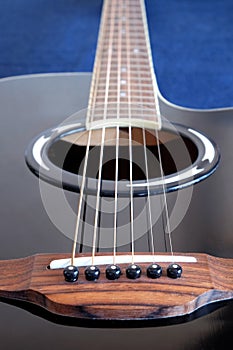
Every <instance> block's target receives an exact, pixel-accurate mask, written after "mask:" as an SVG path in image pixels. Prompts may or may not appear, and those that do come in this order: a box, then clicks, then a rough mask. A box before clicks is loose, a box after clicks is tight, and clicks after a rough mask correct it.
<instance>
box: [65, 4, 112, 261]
mask: <svg viewBox="0 0 233 350" xmlns="http://www.w3.org/2000/svg"><path fill="white" fill-rule="evenodd" d="M105 7H106V2H104V5H103V12H102V13H103V15H102V17H101V22H100V35H99V39H98V42H97V52H98V53H99V52H100V50H99V47H100V46H101V40H102V35H103V32H104V22H105V17H106V11H105ZM99 59H100V57H99V55H97V57H96V60H95V64H94V73H93V78H92V79H93V80H92V86H91V91H90V100H89V103H88V110H87V113H88V116H89V119H90V122H92V121H93V118H94V104H93V103H94V101H95V100H96V94H97V88H96V80H97V79H98V77H99V74H100V64H99ZM90 122H89V124H91V123H90ZM91 137H92V129H89V130H88V140H87V146H86V152H85V158H84V166H83V173H82V182H81V188H80V195H79V201H78V212H77V217H76V222H75V231H74V241H73V247H72V255H71V264H72V265H74V259H75V254H76V248H77V242H78V234H79V227H80V218H81V211H82V205H83V197H84V188H85V184H86V172H87V164H88V158H89V151H90V145H91Z"/></svg>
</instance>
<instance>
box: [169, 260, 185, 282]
mask: <svg viewBox="0 0 233 350" xmlns="http://www.w3.org/2000/svg"><path fill="white" fill-rule="evenodd" d="M181 275H182V267H181V266H180V265H178V264H176V263H173V264H170V265H169V266H168V268H167V276H168V277H170V278H179V277H181Z"/></svg>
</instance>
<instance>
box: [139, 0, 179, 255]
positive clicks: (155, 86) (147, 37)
mask: <svg viewBox="0 0 233 350" xmlns="http://www.w3.org/2000/svg"><path fill="white" fill-rule="evenodd" d="M140 5H141V11H142V15H143V16H142V17H143V25H144V31H145V36H146V44H147V48H148V52H149V53H150V58H151V69H152V70H153V63H152V54H151V48H150V41H149V32H148V26H147V19H146V9H145V3H144V0H140ZM153 76H154V92H155V105H156V118H157V119H158V118H161V113H160V106H159V99H158V84H157V81H156V76H155V74H154V75H153ZM155 135H156V142H157V148H158V157H159V168H160V174H161V179H162V196H163V201H164V209H165V215H166V224H167V233H168V237H169V244H170V251H171V255H172V261H173V262H174V253H173V245H172V237H171V226H170V219H169V210H168V203H167V195H166V189H165V176H164V171H163V165H162V157H161V148H160V140H159V134H158V129H157V128H155ZM161 211H162V212H163V208H162V207H161ZM165 245H166V240H165Z"/></svg>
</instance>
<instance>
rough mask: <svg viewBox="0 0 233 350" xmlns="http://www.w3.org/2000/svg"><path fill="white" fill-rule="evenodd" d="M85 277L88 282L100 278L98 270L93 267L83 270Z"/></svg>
mask: <svg viewBox="0 0 233 350" xmlns="http://www.w3.org/2000/svg"><path fill="white" fill-rule="evenodd" d="M85 276H86V279H87V280H88V281H95V280H97V279H98V278H99V276H100V269H99V268H98V267H97V266H94V265H91V266H88V267H87V268H86V269H85Z"/></svg>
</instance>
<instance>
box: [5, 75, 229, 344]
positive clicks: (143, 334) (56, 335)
mask: <svg viewBox="0 0 233 350" xmlns="http://www.w3.org/2000/svg"><path fill="white" fill-rule="evenodd" d="M90 78H91V76H89V77H88V76H85V78H84V77H83V78H82V77H80V76H79V75H75V74H74V75H73V76H72V75H70V76H63V77H62V76H60V77H58V76H57V77H47V78H44V79H46V80H44V79H42V78H34V80H33V81H32V80H29V79H25V80H24V82H22V81H19V80H15V81H14V82H13V81H8V82H6V83H5V84H4V86H3V84H2V85H0V111H1V120H2V123H3V124H2V127H1V129H0V134H1V138H0V142H1V145H2V147H1V152H0V160H1V180H0V189H1V197H0V203H1V206H0V212H1V223H0V225H1V232H0V235H1V244H0V258H1V259H9V258H17V257H24V256H28V255H31V254H34V253H48V252H51V253H56V252H57V253H60V252H67V254H70V252H71V245H72V242H71V241H70V240H69V239H68V238H66V237H65V236H64V235H62V234H61V233H60V232H59V230H58V229H57V228H56V227H55V226H54V224H53V223H52V222H51V221H50V219H49V217H48V215H47V213H46V211H45V209H44V207H43V204H42V200H41V197H40V191H39V185H38V179H37V178H36V177H35V176H33V175H32V174H31V173H30V172H29V171H28V168H27V167H26V166H25V164H24V150H25V149H26V147H27V145H28V143H29V142H30V140H31V139H32V138H33V137H34V136H36V135H37V134H39V133H40V132H42V131H43V130H45V129H47V128H50V127H53V126H54V125H57V124H58V123H60V122H62V120H63V119H65V118H66V116H67V115H71V114H72V113H74V112H75V111H76V110H79V109H81V108H84V107H85V106H86V103H87V97H88V89H89V83H90ZM12 101H14V103H12ZM35 103H36V106H37V108H35ZM162 109H163V114H164V115H166V116H167V117H168V119H169V120H173V121H176V122H178V123H185V124H186V125H190V126H192V127H194V128H197V129H200V130H201V131H202V132H204V133H206V134H208V135H210V136H211V138H213V139H214V140H215V141H216V142H217V143H218V144H219V146H220V149H221V155H222V161H221V163H220V166H219V168H218V169H217V171H216V172H215V174H214V175H213V176H211V177H210V178H209V179H207V180H206V181H204V182H202V183H200V184H198V185H197V186H195V187H194V192H193V196H192V201H191V204H190V206H189V209H188V211H187V214H186V216H185V217H184V219H183V221H182V223H181V224H180V225H179V227H178V228H177V229H176V230H175V231H174V233H173V242H174V250H175V251H189V252H192V251H196V252H206V253H210V254H213V255H216V256H222V257H229V258H233V241H232V208H233V196H232V172H233V166H232V161H233V158H232V149H233V139H232V134H233V118H232V115H233V112H232V111H225V112H223V111H222V112H221V111H216V112H213V113H204V112H196V113H193V114H192V113H190V112H187V111H182V110H181V111H179V112H175V111H174V109H173V110H172V111H171V110H170V109H168V108H165V107H164V106H163V107H162ZM48 188H49V185H48ZM72 198H73V201H74V203H75V204H76V196H74V197H72ZM74 208H76V207H75V205H74ZM64 219H65V215H64V217H62V220H64ZM136 247H137V250H138V251H139V250H140V249H142V248H143V242H142V240H139V241H138V242H136ZM62 280H63V276H62V272H61V281H62ZM181 280H182V277H181V279H180V280H179V281H181ZM137 282H139V283H140V280H138V281H135V283H137ZM152 283H156V281H154V282H153V281H152ZM77 286H78V285H77ZM1 301H4V300H1ZM13 304H14V305H16V306H18V307H15V306H12V305H7V304H4V303H1V304H0V314H1V317H0V325H1V327H0V339H1V347H2V348H3V349H9V350H25V349H29V348H30V349H34V350H41V349H43V350H50V349H51V348H54V349H56V350H64V349H66V350H73V348H74V343H75V344H78V346H79V347H80V348H81V349H85V350H86V349H87V350H88V349H90V348H96V347H98V348H100V349H101V350H108V349H109V344H111V350H119V349H121V350H128V349H130V348H132V347H133V349H134V350H141V349H143V348H147V349H150V348H154V347H155V344H156V349H158V350H170V349H171V348H172V350H181V349H182V350H200V349H202V350H210V349H211V350H222V349H226V350H228V349H231V344H232V342H233V333H232V328H233V318H232V315H233V303H231V304H227V305H225V306H224V305H221V308H219V309H217V310H215V305H212V307H211V308H208V309H205V310H203V309H201V310H198V312H197V313H196V314H195V315H190V316H189V317H185V318H184V319H183V320H182V321H181V320H173V322H172V324H170V325H169V326H168V327H159V326H165V324H164V323H163V324H161V325H159V326H158V327H154V328H153V329H152V328H143V325H142V324H140V325H139V328H137V329H126V328H124V329H114V326H115V327H118V326H119V325H114V324H111V325H109V324H106V325H102V326H105V327H109V326H111V327H113V329H94V328H88V327H95V322H94V321H93V323H92V324H89V323H87V322H84V323H82V324H77V323H76V322H75V320H66V319H62V320H61V319H60V318H59V317H56V318H54V317H52V316H51V315H48V313H46V312H45V310H44V309H40V310H39V309H38V308H36V307H34V308H33V307H30V306H29V305H28V304H27V303H24V305H22V304H23V303H20V302H19V303H16V302H15V303H13ZM19 307H24V309H25V310H27V311H25V310H24V309H20V308H19ZM210 311H212V312H211V313H209V314H206V313H207V312H210ZM38 316H39V317H38ZM197 316H202V317H200V318H196V317H197ZM56 323H57V324H56ZM177 323H178V324H177ZM61 324H63V325H64V326H62V325H61ZM65 325H69V327H67V326H65ZM96 326H98V325H96ZM127 326H129V325H127ZM83 327H87V328H83ZM124 327H126V325H124ZM97 344H98V345H97ZM228 344H229V346H228Z"/></svg>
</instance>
